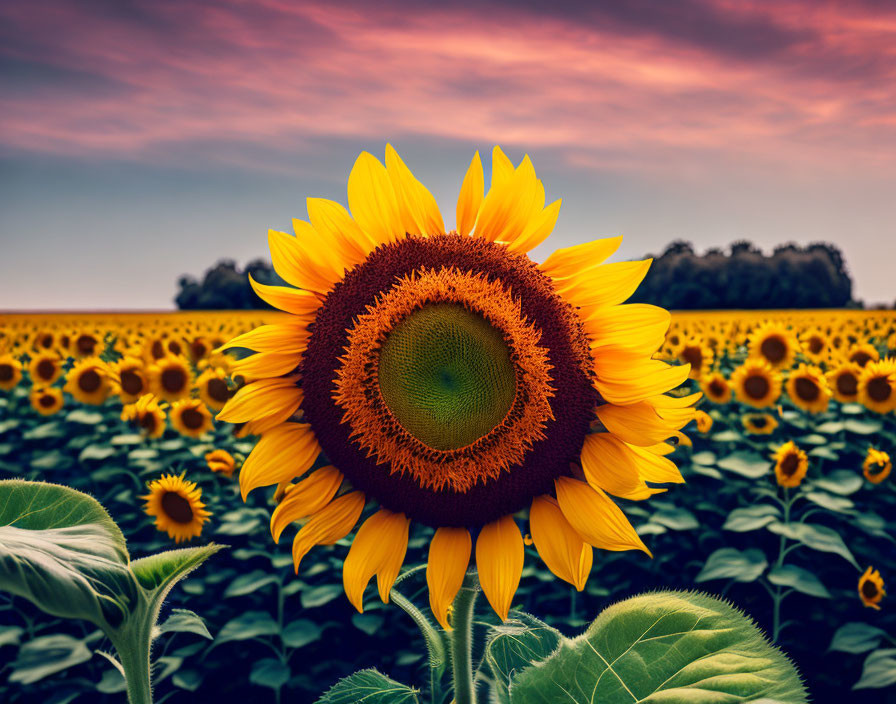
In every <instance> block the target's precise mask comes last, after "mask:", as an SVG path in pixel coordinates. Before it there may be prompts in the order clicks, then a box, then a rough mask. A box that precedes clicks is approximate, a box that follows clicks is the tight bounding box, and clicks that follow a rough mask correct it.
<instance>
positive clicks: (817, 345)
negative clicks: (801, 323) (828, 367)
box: [799, 328, 829, 364]
mask: <svg viewBox="0 0 896 704" xmlns="http://www.w3.org/2000/svg"><path fill="white" fill-rule="evenodd" d="M799 339H800V344H801V345H802V349H803V354H804V355H805V356H806V358H807V359H808V360H809V361H811V362H813V363H815V364H819V363H821V362H823V361H824V359H825V357H826V356H827V354H828V348H829V344H828V337H827V335H825V334H824V333H823V332H822V331H821V330H819V329H818V328H813V329H811V330H807V331H805V332H803V333H802V334H800V338H799Z"/></svg>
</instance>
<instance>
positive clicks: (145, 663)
mask: <svg viewBox="0 0 896 704" xmlns="http://www.w3.org/2000/svg"><path fill="white" fill-rule="evenodd" d="M145 626H146V621H142V622H140V621H137V627H136V628H128V629H125V630H123V632H120V633H119V634H118V637H116V638H115V639H114V640H113V641H112V644H113V645H114V646H115V650H116V651H117V652H118V659H119V660H120V661H121V668H122V670H123V671H124V680H125V684H126V685H127V692H128V702H129V704H152V684H151V680H150V654H149V651H150V648H151V647H152V638H151V635H150V633H149V632H146V631H145Z"/></svg>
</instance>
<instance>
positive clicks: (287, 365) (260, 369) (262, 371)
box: [230, 352, 302, 379]
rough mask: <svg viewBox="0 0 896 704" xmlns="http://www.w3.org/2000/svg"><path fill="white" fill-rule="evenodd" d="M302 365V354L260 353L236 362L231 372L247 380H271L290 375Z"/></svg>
mask: <svg viewBox="0 0 896 704" xmlns="http://www.w3.org/2000/svg"><path fill="white" fill-rule="evenodd" d="M301 363H302V353H301V352H258V353H256V354H253V355H249V356H248V357H246V358H244V359H241V360H239V361H236V362H234V363H233V364H232V365H231V367H230V372H231V376H242V377H245V378H246V379H269V378H271V377H274V376H283V375H284V374H289V373H290V372H292V371H295V369H296V367H298V366H299V364H301Z"/></svg>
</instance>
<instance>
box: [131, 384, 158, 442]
mask: <svg viewBox="0 0 896 704" xmlns="http://www.w3.org/2000/svg"><path fill="white" fill-rule="evenodd" d="M121 419H122V420H123V421H125V422H128V423H131V424H133V425H136V426H137V427H138V428H140V431H141V432H142V433H143V434H144V435H146V437H149V438H160V437H162V435H164V434H165V410H164V409H163V407H162V406H161V405H160V404H159V402H158V401H157V400H156V398H155V396H153V395H152V394H144V395H143V396H141V397H140V398H139V399H137V401H136V402H135V403H129V404H127V405H126V406H125V407H124V408H122V409H121Z"/></svg>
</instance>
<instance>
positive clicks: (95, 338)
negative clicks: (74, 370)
mask: <svg viewBox="0 0 896 704" xmlns="http://www.w3.org/2000/svg"><path fill="white" fill-rule="evenodd" d="M102 343H103V339H102V336H101V335H99V334H98V333H97V332H95V331H88V330H84V331H79V332H76V333H74V334H73V335H72V336H71V338H70V339H69V352H70V353H71V356H72V357H74V358H75V359H85V358H87V357H93V356H95V355H99V354H100V353H101V352H102V351H103V349H102V348H103V344H102Z"/></svg>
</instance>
